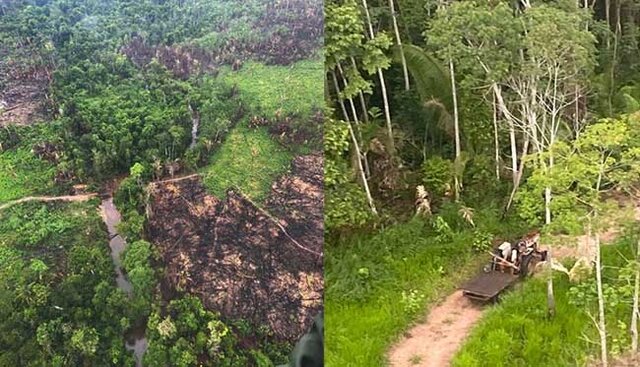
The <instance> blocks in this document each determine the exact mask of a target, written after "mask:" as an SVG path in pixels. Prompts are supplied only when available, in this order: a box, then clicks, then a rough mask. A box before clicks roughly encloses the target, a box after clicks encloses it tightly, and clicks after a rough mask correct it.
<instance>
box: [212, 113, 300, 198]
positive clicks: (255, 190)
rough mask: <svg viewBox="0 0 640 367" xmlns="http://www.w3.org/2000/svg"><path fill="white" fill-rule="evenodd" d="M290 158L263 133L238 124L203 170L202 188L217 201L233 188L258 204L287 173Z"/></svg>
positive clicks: (261, 130)
mask: <svg viewBox="0 0 640 367" xmlns="http://www.w3.org/2000/svg"><path fill="white" fill-rule="evenodd" d="M292 158H293V157H292V156H291V154H290V153H289V152H287V151H286V150H285V149H284V148H282V147H281V146H280V145H279V144H278V143H276V142H275V141H273V140H272V139H271V137H270V136H269V134H268V132H267V131H265V130H264V129H250V128H248V127H247V126H246V124H244V123H241V124H240V125H238V126H237V127H236V128H235V129H234V130H232V131H231V132H230V133H229V135H228V136H227V138H226V140H225V142H224V143H223V145H222V147H220V149H219V150H218V151H217V152H216V153H215V154H214V156H213V157H212V158H211V163H210V164H209V165H208V166H206V167H205V168H204V169H203V178H204V184H205V186H206V187H207V189H208V190H209V191H210V192H211V193H213V194H214V195H215V196H217V197H220V198H222V197H225V196H226V192H227V190H228V189H229V188H232V187H237V188H239V189H240V190H241V191H242V193H244V194H245V195H247V196H249V197H250V198H251V199H252V200H256V201H258V202H260V201H262V200H264V199H265V198H266V196H267V194H268V193H269V190H270V189H271V184H272V183H273V182H274V181H275V180H276V179H277V178H278V177H279V176H280V175H282V174H283V173H284V172H286V171H287V169H288V168H289V165H290V163H291V159H292Z"/></svg>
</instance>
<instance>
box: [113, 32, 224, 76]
mask: <svg viewBox="0 0 640 367" xmlns="http://www.w3.org/2000/svg"><path fill="white" fill-rule="evenodd" d="M120 52H122V53H123V54H124V55H126V56H127V57H128V58H129V60H131V62H133V64H134V65H136V66H137V67H140V68H142V67H144V66H146V65H147V64H149V63H150V62H151V61H152V60H153V59H156V60H157V61H158V62H159V63H160V64H162V65H163V66H164V67H166V68H167V70H169V71H171V73H172V74H173V75H174V76H175V77H176V78H180V79H182V80H186V79H188V78H189V76H191V75H194V74H196V75H197V74H201V73H203V72H208V73H212V74H216V73H217V68H216V66H215V65H216V64H220V62H219V60H218V59H216V57H215V56H214V55H213V54H212V53H211V52H209V51H206V50H204V49H203V48H200V47H197V46H193V45H182V46H165V45H159V46H154V45H150V44H149V43H147V42H146V41H145V40H144V39H143V38H142V37H135V38H133V39H132V40H131V41H130V42H129V43H127V44H126V45H124V46H123V47H122V48H121V49H120Z"/></svg>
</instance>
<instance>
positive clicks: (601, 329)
mask: <svg viewBox="0 0 640 367" xmlns="http://www.w3.org/2000/svg"><path fill="white" fill-rule="evenodd" d="M596 286H597V288H598V333H599V334H600V354H601V358H602V367H607V366H608V362H607V329H606V322H605V319H604V294H603V292H602V268H601V264H600V234H599V233H598V231H597V230H596Z"/></svg>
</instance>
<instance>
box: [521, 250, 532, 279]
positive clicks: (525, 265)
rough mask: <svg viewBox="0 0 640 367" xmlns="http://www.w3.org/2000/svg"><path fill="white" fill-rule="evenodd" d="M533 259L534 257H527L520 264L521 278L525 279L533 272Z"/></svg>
mask: <svg viewBox="0 0 640 367" xmlns="http://www.w3.org/2000/svg"><path fill="white" fill-rule="evenodd" d="M532 259H533V256H532V255H526V256H524V257H523V258H522V262H521V263H520V278H525V277H526V276H527V275H529V273H530V272H531V270H532V269H530V266H531V260H532Z"/></svg>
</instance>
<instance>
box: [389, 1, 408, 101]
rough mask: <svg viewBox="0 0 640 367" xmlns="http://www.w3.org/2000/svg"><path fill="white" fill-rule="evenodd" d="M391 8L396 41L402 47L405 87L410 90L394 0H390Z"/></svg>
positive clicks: (401, 57)
mask: <svg viewBox="0 0 640 367" xmlns="http://www.w3.org/2000/svg"><path fill="white" fill-rule="evenodd" d="M389 8H390V9H391V19H393V31H394V32H395V34H396V43H397V44H398V47H400V59H401V61H402V72H403V73H404V89H405V90H409V88H410V85H409V70H407V61H406V60H405V58H404V51H403V50H402V40H401V39H400V31H399V30H398V20H397V19H396V9H395V6H394V4H393V0H389Z"/></svg>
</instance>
